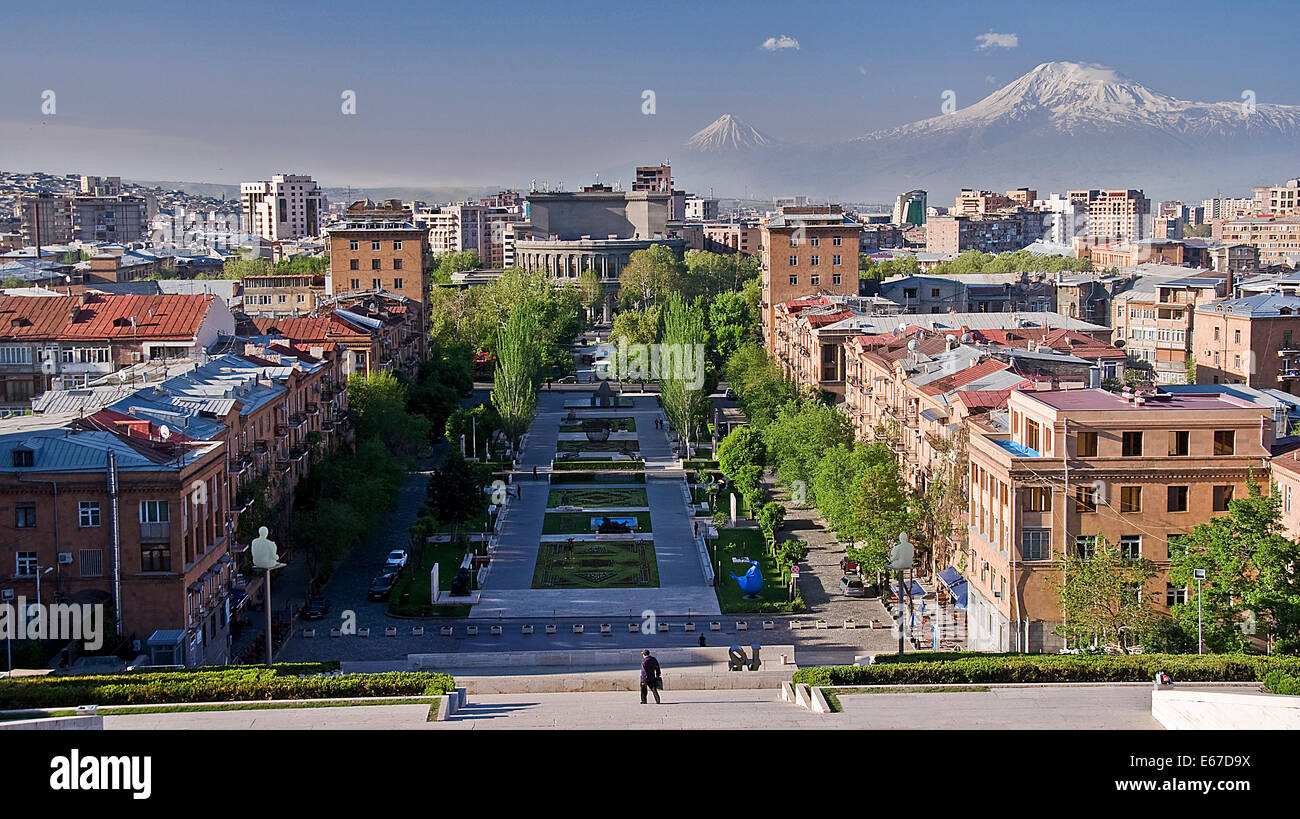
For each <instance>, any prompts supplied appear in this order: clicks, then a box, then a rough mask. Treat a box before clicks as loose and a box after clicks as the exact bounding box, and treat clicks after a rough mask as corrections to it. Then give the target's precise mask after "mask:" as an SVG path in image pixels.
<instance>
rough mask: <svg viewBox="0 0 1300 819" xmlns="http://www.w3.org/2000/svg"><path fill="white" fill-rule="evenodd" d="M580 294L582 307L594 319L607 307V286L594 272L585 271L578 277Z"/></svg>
mask: <svg viewBox="0 0 1300 819" xmlns="http://www.w3.org/2000/svg"><path fill="white" fill-rule="evenodd" d="M578 293H579V296H580V298H581V301H582V306H583V308H584V309H586V310H587V311H588V313H589V314H590V315H591V316H592V317H593V318H594V317H595V316H597V315H599V314H600V313H601V311H602V310H603V309H604V306H605V285H603V284H601V281H600V277H599V276H597V275H596V271H594V270H584V271H582V273H581V274H580V275H579V276H578Z"/></svg>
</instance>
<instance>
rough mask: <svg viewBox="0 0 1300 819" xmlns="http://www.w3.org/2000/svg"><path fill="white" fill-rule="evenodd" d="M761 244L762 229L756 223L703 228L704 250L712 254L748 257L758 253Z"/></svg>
mask: <svg viewBox="0 0 1300 819" xmlns="http://www.w3.org/2000/svg"><path fill="white" fill-rule="evenodd" d="M762 242H763V238H762V229H761V228H760V227H759V225H758V223H757V222H728V223H726V224H713V225H705V226H704V249H705V250H708V251H711V252H713V253H743V254H745V255H746V256H749V255H753V254H755V253H758V252H759V249H760V246H761V245H762Z"/></svg>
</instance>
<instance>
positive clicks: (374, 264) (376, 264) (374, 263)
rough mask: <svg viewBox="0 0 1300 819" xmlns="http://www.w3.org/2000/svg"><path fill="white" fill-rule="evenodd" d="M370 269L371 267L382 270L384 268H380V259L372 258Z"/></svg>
mask: <svg viewBox="0 0 1300 819" xmlns="http://www.w3.org/2000/svg"><path fill="white" fill-rule="evenodd" d="M370 269H371V270H380V269H382V268H380V266H379V259H371V260H370Z"/></svg>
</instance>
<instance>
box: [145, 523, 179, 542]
mask: <svg viewBox="0 0 1300 819" xmlns="http://www.w3.org/2000/svg"><path fill="white" fill-rule="evenodd" d="M171 539H172V528H171V523H170V522H168V521H163V522H162V523H141V524H140V540H142V541H150V542H156V541H165V542H168V543H170V542H171Z"/></svg>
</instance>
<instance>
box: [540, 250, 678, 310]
mask: <svg viewBox="0 0 1300 819" xmlns="http://www.w3.org/2000/svg"><path fill="white" fill-rule="evenodd" d="M651 245H665V246H666V247H668V248H669V249H670V250H672V251H673V252H674V253H676V254H677V255H678V256H679V257H680V256H682V255H683V254H685V252H686V240H685V239H681V238H677V237H669V236H666V235H663V234H660V235H659V236H658V237H657V238H650V239H571V240H567V241H566V240H563V239H545V238H530V239H519V238H516V239H515V264H516V265H517V266H518V267H520V268H522V269H524V270H542V271H545V273H546V275H547V276H548V277H550V278H553V279H573V280H575V281H576V279H577V278H578V276H579V275H580V274H581V273H582V272H583V271H584V270H590V271H592V272H594V273H595V274H596V275H597V276H598V277H599V278H600V281H601V283H603V284H604V285H605V317H604V320H605V321H609V320H610V318H611V316H612V314H613V307H614V300H615V298H616V296H617V295H618V279H619V276H620V275H621V274H622V272H623V268H624V267H626V266H627V265H628V264H629V262H630V261H631V258H632V254H633V253H634V252H636V251H638V250H645V249H647V248H649V247H650V246H651Z"/></svg>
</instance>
